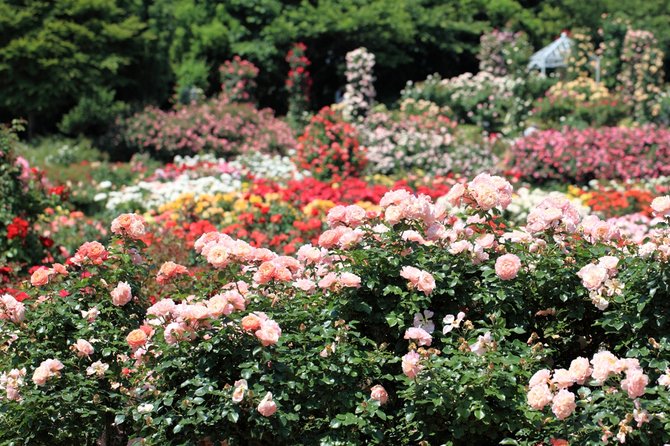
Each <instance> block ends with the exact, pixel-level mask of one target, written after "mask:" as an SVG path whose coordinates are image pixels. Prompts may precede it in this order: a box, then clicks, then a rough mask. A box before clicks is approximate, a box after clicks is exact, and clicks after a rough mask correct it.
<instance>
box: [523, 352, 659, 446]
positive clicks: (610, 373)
mask: <svg viewBox="0 0 670 446" xmlns="http://www.w3.org/2000/svg"><path fill="white" fill-rule="evenodd" d="M622 374H623V375H624V377H623V379H621V381H620V386H619V387H620V389H621V391H623V392H625V394H626V396H627V397H628V398H629V399H630V400H634V410H632V414H630V415H628V416H626V417H625V418H624V419H622V420H621V421H620V422H619V423H618V426H617V427H618V431H619V432H618V433H617V434H616V440H617V441H618V442H619V443H625V442H626V437H627V436H629V435H630V434H631V433H632V432H633V427H632V426H631V425H630V424H631V422H632V421H633V420H634V421H635V422H637V427H638V428H640V427H642V426H643V425H644V424H645V423H649V422H650V421H651V419H652V416H651V415H650V414H649V412H648V411H647V410H645V409H644V408H643V407H642V406H641V404H640V401H639V398H640V397H642V396H643V395H644V394H645V392H646V388H647V386H648V385H649V376H647V375H646V374H645V373H644V371H643V369H642V367H641V366H640V362H639V361H638V360H637V359H635V358H618V357H617V356H615V355H614V354H612V353H611V352H609V351H607V350H603V351H600V352H598V353H596V354H594V355H593V358H592V359H591V360H590V361H589V360H588V359H587V358H583V357H578V358H576V359H574V360H572V362H571V363H570V367H569V368H568V369H555V370H553V371H551V370H548V369H543V370H539V371H538V372H536V373H535V374H534V375H533V376H532V378H531V379H530V381H529V383H528V387H529V390H528V395H527V401H528V405H529V406H530V407H532V408H533V409H534V410H539V411H541V410H543V409H544V408H545V407H546V406H548V405H549V404H551V411H552V412H553V413H554V416H555V417H556V418H557V419H559V420H564V419H566V418H568V417H570V415H572V414H573V413H574V412H575V410H576V409H577V407H578V405H579V404H582V403H583V404H585V406H584V407H585V408H588V406H589V405H591V404H592V402H591V401H589V400H590V398H584V397H585V396H588V395H590V394H591V391H590V390H589V387H593V386H602V387H605V388H608V390H607V392H606V394H616V393H618V390H617V389H616V388H615V387H609V386H608V385H607V383H608V382H609V381H610V380H611V379H612V378H614V377H618V376H621V375H622ZM658 383H659V385H661V386H663V385H664V384H665V385H667V377H665V378H664V375H662V376H661V378H659V382H658ZM574 385H579V386H581V388H580V390H579V392H578V393H579V395H580V396H581V397H582V398H583V399H582V400H581V401H578V400H576V395H575V393H573V392H571V391H570V390H568V389H569V388H570V387H572V386H574ZM600 427H601V429H602V437H601V438H600V440H601V441H602V443H607V442H608V440H609V439H610V438H612V437H614V436H615V435H614V434H613V433H612V430H610V428H609V427H608V426H606V425H604V424H603V423H602V421H601V423H600Z"/></svg>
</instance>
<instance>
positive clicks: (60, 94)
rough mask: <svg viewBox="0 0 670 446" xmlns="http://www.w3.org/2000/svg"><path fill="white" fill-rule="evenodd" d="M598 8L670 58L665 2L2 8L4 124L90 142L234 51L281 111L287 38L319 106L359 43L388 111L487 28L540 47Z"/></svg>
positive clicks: (293, 1)
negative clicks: (641, 32)
mask: <svg viewBox="0 0 670 446" xmlns="http://www.w3.org/2000/svg"><path fill="white" fill-rule="evenodd" d="M624 8H625V11H623V10H624ZM604 12H608V13H610V14H612V15H617V13H619V12H625V13H626V15H627V16H628V19H629V20H630V22H631V25H632V26H633V27H635V28H637V29H646V30H649V31H651V32H653V33H654V34H655V35H656V36H657V38H658V39H659V46H660V48H661V49H662V50H664V52H665V54H666V55H667V54H670V51H668V46H669V45H670V35H668V34H667V33H663V32H662V31H663V28H664V26H665V25H666V24H667V22H668V18H669V15H670V12H668V10H667V8H666V2H665V1H663V0H653V1H642V0H635V1H633V2H625V3H622V2H619V1H615V0H595V1H592V2H588V3H584V2H579V1H576V0H549V1H542V2H539V1H534V0H495V1H485V0H457V1H451V2H448V3H445V2H439V1H435V0H417V1H410V0H374V1H363V0H338V1H336V0H320V1H297V0H284V1H280V0H256V1H245V0H231V1H227V2H225V3H221V2H216V1H213V0H206V1H198V2H196V1H194V0H112V1H101V0H67V1H59V2H48V1H38V0H21V1H18V0H1V1H0V78H2V79H3V80H2V83H1V84H0V92H1V93H2V94H0V98H1V99H0V120H2V121H8V120H9V119H11V118H12V117H15V116H21V117H24V118H26V119H28V121H29V127H30V128H29V130H30V131H31V132H45V131H46V132H49V131H54V130H56V128H60V130H61V131H63V132H65V133H70V134H77V133H84V134H88V135H96V134H100V133H103V132H104V131H105V130H106V126H105V124H108V123H109V122H111V121H112V117H111V116H109V115H111V114H116V113H123V112H125V111H127V110H128V108H127V107H126V106H125V105H130V106H131V107H133V108H135V109H139V108H141V107H142V106H144V105H147V104H154V105H159V106H165V105H167V104H168V103H169V102H170V101H171V98H172V97H173V95H174V94H175V93H177V92H179V91H180V90H182V89H184V88H188V87H197V88H200V89H202V90H203V91H204V92H205V93H206V94H211V93H213V92H217V91H218V90H219V88H220V86H219V79H218V72H217V70H218V67H219V66H220V65H221V63H222V62H223V61H224V60H227V59H230V58H232V56H233V55H240V56H241V57H243V58H246V59H249V60H250V61H251V62H253V63H254V64H256V65H257V66H258V67H259V68H260V75H259V78H258V86H259V89H258V91H259V98H258V99H259V102H260V105H262V106H272V107H273V108H274V109H276V110H278V112H280V113H283V112H284V111H285V107H286V105H285V104H286V92H285V90H284V89H283V88H282V85H283V83H284V82H283V81H284V79H285V76H286V73H287V71H288V66H287V63H286V61H285V60H284V56H285V54H286V52H287V51H288V49H289V48H290V47H291V45H292V44H293V43H294V42H297V41H300V42H304V43H305V44H306V45H307V48H308V50H307V57H309V59H310V60H311V61H312V68H311V71H312V77H313V79H314V89H313V92H314V98H313V103H312V106H313V107H314V108H315V109H317V110H318V109H319V108H320V107H322V106H323V105H326V104H329V103H331V102H332V101H333V98H334V96H335V93H336V91H337V90H338V89H340V88H342V86H343V84H344V79H343V71H344V56H345V54H346V53H347V52H348V51H351V50H353V49H355V48H358V47H360V46H365V47H366V48H368V50H370V51H371V52H372V53H374V54H375V57H376V67H375V74H376V77H377V78H378V79H379V81H378V82H377V85H376V88H377V91H378V98H379V100H380V101H381V102H387V101H388V100H390V99H394V96H395V95H396V94H397V92H398V91H399V90H400V88H401V87H402V86H403V85H404V83H405V81H407V80H408V79H412V80H417V79H424V78H425V77H426V76H427V75H428V74H431V73H435V72H439V73H441V74H442V75H443V76H453V75H456V74H460V73H462V72H464V71H475V69H476V67H477V60H476V54H477V52H478V49H479V38H480V35H481V33H482V32H484V31H487V30H491V29H494V28H502V27H504V26H506V25H509V26H510V27H511V29H512V30H514V31H524V32H525V33H526V34H527V35H528V38H529V40H530V42H531V44H532V45H533V46H535V47H536V48H537V47H539V46H540V45H544V44H546V43H547V42H548V41H549V40H551V39H552V38H554V37H556V36H557V35H558V34H559V33H560V32H561V31H562V30H564V29H573V28H575V27H586V28H590V29H592V30H595V29H597V28H598V27H599V26H600V25H601V15H602V14H603V13H604ZM605 31H606V33H607V32H608V30H607V29H606V30H605ZM667 62H668V59H667V56H666V59H665V63H666V65H667ZM398 73H402V76H399V75H398ZM124 104H125V105H124ZM91 111H95V113H92V112H91ZM88 121H90V122H88ZM59 123H60V126H58V124H59Z"/></svg>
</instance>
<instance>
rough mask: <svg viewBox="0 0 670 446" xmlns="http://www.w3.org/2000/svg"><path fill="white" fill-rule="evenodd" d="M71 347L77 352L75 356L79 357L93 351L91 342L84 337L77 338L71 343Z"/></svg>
mask: <svg viewBox="0 0 670 446" xmlns="http://www.w3.org/2000/svg"><path fill="white" fill-rule="evenodd" d="M73 347H74V350H75V351H76V352H77V356H79V357H80V358H83V357H85V356H90V355H91V354H93V352H94V351H95V349H94V348H93V346H92V345H91V343H90V342H88V341H87V340H85V339H77V342H76V343H75V344H74V345H73Z"/></svg>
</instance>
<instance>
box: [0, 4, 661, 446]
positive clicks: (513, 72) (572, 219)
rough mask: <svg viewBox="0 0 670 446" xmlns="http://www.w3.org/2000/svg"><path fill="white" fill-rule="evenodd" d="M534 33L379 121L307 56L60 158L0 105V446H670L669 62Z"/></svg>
mask: <svg viewBox="0 0 670 446" xmlns="http://www.w3.org/2000/svg"><path fill="white" fill-rule="evenodd" d="M5 3H7V2H0V5H3V7H5V6H4V4H5ZM9 3H11V2H9ZM27 3H31V2H27ZM303 6H304V5H303ZM7 7H10V6H7ZM193 7H194V8H195V6H193ZM35 8H37V7H35ZM91 8H93V6H91ZM294 13H295V11H294ZM17 14H18V13H17ZM17 17H18V16H17ZM17 20H18V19H17ZM124 23H125V22H124ZM0 24H2V23H0ZM126 25H127V23H126ZM2 26H5V28H2V29H3V30H4V29H9V27H8V26H9V25H6V24H5V25H2ZM286 26H288V25H286ZM268 29H269V28H268ZM523 29H524V28H523V27H522V26H516V27H515V26H512V25H510V26H509V27H500V28H499V29H497V28H494V27H491V28H490V29H486V30H482V31H481V32H479V33H478V34H477V45H476V52H474V53H473V54H476V56H477V61H478V63H477V70H473V72H461V73H459V74H454V75H453V76H444V75H440V74H438V73H435V74H431V75H428V76H424V77H423V78H421V79H413V80H410V79H405V78H403V80H404V81H407V83H406V85H405V86H404V88H402V90H401V91H397V89H396V91H395V92H394V93H391V94H390V96H389V94H386V95H385V97H384V98H382V97H381V95H380V94H378V90H377V88H376V87H377V85H380V82H381V85H382V86H383V85H386V84H384V82H383V81H384V79H382V78H381V75H380V74H378V69H379V70H382V72H383V69H384V66H382V67H381V68H378V66H379V63H378V60H377V56H376V54H375V52H373V51H372V50H370V49H369V48H367V47H366V46H356V47H352V48H348V49H347V51H342V52H341V54H340V59H341V68H342V69H341V70H340V72H339V74H340V75H341V76H340V81H341V83H342V85H343V86H342V88H341V89H340V90H339V91H338V95H337V101H333V100H332V98H330V99H331V101H330V102H333V103H323V101H321V100H317V99H316V97H317V96H318V91H317V90H318V88H326V87H323V85H327V82H326V81H324V80H323V79H324V78H323V77H317V76H314V75H313V74H314V73H321V72H323V70H325V69H326V68H327V67H325V66H321V65H319V63H321V64H324V63H325V62H324V61H323V59H321V58H320V56H319V51H318V42H317V40H312V41H310V39H309V38H306V39H304V42H303V41H298V40H295V41H292V42H290V43H288V44H286V45H285V46H284V47H282V48H283V53H282V56H281V60H280V62H281V63H282V64H283V65H281V67H282V70H284V71H283V75H284V79H283V80H282V82H283V84H277V83H276V82H275V80H273V79H272V78H270V77H264V76H265V75H266V74H267V75H268V76H270V75H271V74H272V73H273V72H272V71H271V70H273V69H275V68H276V67H275V68H272V66H271V65H267V66H266V68H267V69H268V70H270V72H268V73H264V71H263V70H264V65H263V64H262V63H259V62H260V60H259V59H254V57H245V52H244V51H241V50H240V51H236V52H231V53H230V54H229V55H228V56H229V57H227V58H225V59H221V60H217V64H216V67H215V69H214V70H210V71H211V72H209V73H208V74H207V73H206V74H207V75H208V76H209V78H208V77H207V76H205V79H210V80H211V79H213V78H215V81H214V82H213V83H214V84H215V88H213V89H212V88H210V89H209V90H208V89H207V88H201V85H207V84H199V83H198V82H200V81H199V80H198V79H201V78H199V77H198V76H196V75H195V74H193V73H198V71H197V70H196V69H195V68H193V67H192V66H190V65H188V67H190V68H189V69H188V70H187V69H186V68H184V69H183V70H181V71H180V70H175V72H176V73H177V74H178V75H179V76H177V77H178V79H177V83H176V84H175V88H174V91H173V94H172V96H171V98H170V100H169V101H168V102H167V104H166V103H158V102H155V103H150V102H146V103H143V104H142V106H141V107H138V106H133V107H131V106H130V105H129V106H128V107H126V106H125V105H124V106H123V107H122V106H121V105H123V104H121V101H120V100H117V99H115V98H114V96H113V95H112V97H111V98H110V97H107V99H109V100H107V99H105V96H104V95H105V93H104V92H102V93H101V95H100V96H94V97H97V99H96V100H98V102H95V101H93V99H91V101H93V102H86V101H83V100H82V101H80V102H78V103H77V105H75V106H73V108H72V109H71V110H70V111H69V112H68V113H64V114H63V118H62V120H61V121H60V123H59V124H58V131H59V132H61V135H60V136H57V137H54V136H53V135H51V136H50V137H46V136H45V135H44V134H42V135H40V129H39V126H38V127H37V128H36V127H35V124H34V121H31V119H35V118H34V117H33V114H32V113H31V111H30V110H29V109H27V111H25V112H22V111H21V112H19V111H17V112H16V113H14V112H13V110H14V109H13V108H12V107H11V106H9V105H7V104H10V101H9V100H7V101H5V102H3V103H2V105H3V106H5V107H6V108H7V110H9V112H10V113H9V114H8V115H10V114H11V118H16V119H11V118H9V119H7V121H8V122H9V123H8V124H6V125H4V126H3V127H2V129H1V132H0V191H2V194H1V197H0V247H1V249H0V288H1V289H0V345H1V349H2V355H0V444H1V445H13V446H22V445H47V444H48V445H104V446H111V445H114V446H116V445H124V446H125V445H129V446H130V445H133V446H139V445H212V446H213V445H217V446H218V445H227V446H228V445H230V446H233V445H303V444H304V445H308V444H309V445H314V444H319V445H357V444H402V445H405V444H407V445H417V444H418V445H453V446H458V445H494V444H503V445H519V446H521V445H523V446H540V445H545V446H550V445H551V446H558V445H563V446H564V445H601V444H623V443H626V444H632V445H649V446H659V445H664V444H668V443H670V263H669V262H670V129H669V128H668V123H670V89H669V87H668V86H667V85H666V84H664V77H663V72H664V63H665V62H664V61H665V57H666V56H665V54H664V49H665V46H664V45H666V44H667V39H666V38H665V36H659V35H656V34H654V32H652V31H650V30H648V29H642V28H641V27H640V25H639V24H637V22H635V20H633V19H630V18H622V16H620V15H603V16H602V17H598V23H597V28H594V29H588V28H583V29H575V30H574V31H572V32H570V33H569V42H570V46H569V47H568V48H567V49H563V50H562V53H561V56H562V58H563V59H562V60H563V65H562V66H560V67H554V69H552V70H550V71H549V72H539V71H538V70H535V69H529V63H528V62H529V60H532V59H531V56H532V54H533V45H532V43H531V41H530V40H529V39H530V38H529V35H528V33H526V32H523V31H522V30H523ZM231 32H232V31H231ZM566 36H567V34H566ZM553 37H556V36H555V35H554V36H553ZM231 38H232V37H231ZM549 40H551V39H549ZM11 42H14V43H15V42H16V41H14V40H12V41H11ZM11 42H10V43H6V42H4V41H3V43H0V46H1V45H5V44H6V45H7V47H6V48H9V45H10V44H12V43H11ZM664 42H665V43H664ZM544 43H545V44H546V43H549V41H546V42H544ZM311 45H316V47H312V46H311ZM536 49H539V48H536ZM536 54H538V53H536ZM3 57H4V58H5V59H3ZM532 57H535V56H532ZM315 59H318V60H319V62H317V61H316V60H315ZM11 60H12V59H11V58H10V57H9V56H7V55H6V54H5V53H3V52H2V51H0V72H2V70H3V69H5V68H3V65H2V64H3V63H5V65H6V66H8V65H7V64H8V62H7V61H11ZM596 62H597V63H596ZM189 63H190V62H189ZM550 68H551V67H550ZM386 73H387V74H388V72H386ZM119 75H120V74H119ZM180 76H181V77H180ZM268 79H270V80H268ZM317 81H318V82H317ZM273 82H274V83H273ZM319 82H321V84H319ZM268 85H273V87H272V88H274V90H267V89H268V88H270V87H268ZM4 89H5V87H4V86H1V87H0V93H2V91H3V90H4ZM266 90H267V91H280V90H281V91H282V93H281V94H282V95H284V96H282V97H284V98H285V99H286V101H285V104H284V105H282V107H284V108H281V112H280V111H279V110H278V109H274V108H272V107H269V106H265V104H264V102H263V101H266V100H267V97H266V96H268V95H270V96H272V94H268V93H266V92H265V91H266ZM119 91H121V90H119ZM96 94H97V93H96ZM277 94H278V93H277ZM9 95H10V94H9V91H8V92H7V93H6V95H5V97H6V98H9ZM263 95H265V96H263ZM393 95H395V96H393ZM0 96H2V94H0ZM386 96H389V97H392V99H387V97H386ZM264 97H265V98H266V99H262V98H264ZM129 104H130V103H129ZM260 104H262V105H260ZM10 105H11V104H10ZM117 106H118V107H117ZM103 109H105V110H107V111H108V112H110V113H111V112H112V111H113V110H114V113H113V116H111V115H110V116H111V117H108V119H106V121H104V130H101V131H97V130H96V131H93V130H91V128H92V127H90V126H89V124H90V123H91V122H95V124H96V125H99V124H100V123H101V122H103V121H101V120H99V119H98V118H99V117H100V116H102V115H104V113H103V112H102V110H103ZM3 110H4V109H3ZM36 110H38V109H37V108H36ZM43 110H45V109H42V108H40V109H39V111H40V112H42V111H43ZM96 110H97V111H96ZM88 114H90V115H95V116H96V119H95V120H93V121H91V120H90V119H89V120H86V119H83V118H82V116H84V115H88ZM3 116H4V115H3ZM45 116H46V115H45ZM19 118H21V119H19ZM23 118H25V119H23ZM26 119H27V120H26ZM84 122H86V126H84V127H82V128H85V129H86V130H83V131H81V132H79V131H78V132H76V133H77V136H76V137H70V138H69V139H66V138H64V136H63V135H62V134H70V135H72V134H73V133H72V132H70V131H69V130H68V129H71V128H74V127H77V126H78V125H79V126H82V125H83V123H84ZM77 128H79V127H77ZM53 131H54V132H55V130H53ZM43 133H44V132H43ZM103 145H104V147H105V148H104V149H103V148H102V147H103Z"/></svg>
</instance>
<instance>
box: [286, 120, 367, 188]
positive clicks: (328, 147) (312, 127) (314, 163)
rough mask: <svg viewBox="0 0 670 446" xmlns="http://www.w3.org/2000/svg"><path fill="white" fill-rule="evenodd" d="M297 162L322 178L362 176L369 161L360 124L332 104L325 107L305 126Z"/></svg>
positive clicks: (297, 150)
mask: <svg viewBox="0 0 670 446" xmlns="http://www.w3.org/2000/svg"><path fill="white" fill-rule="evenodd" d="M295 161H296V164H297V165H298V167H299V168H301V169H305V170H309V171H310V172H311V173H312V176H314V178H316V179H318V180H327V179H330V178H332V177H334V176H338V177H349V176H352V177H356V176H359V175H360V173H361V171H362V170H363V167H364V166H365V164H366V163H367V160H366V157H365V150H364V149H363V147H362V146H361V144H360V140H359V136H358V131H357V130H356V127H354V126H353V125H352V124H350V123H348V122H346V121H345V120H344V119H343V117H342V116H341V115H340V113H339V112H337V111H334V110H333V109H331V108H330V107H324V108H322V109H321V110H320V111H319V113H317V114H316V115H315V116H313V117H312V119H311V120H310V122H309V124H308V125H307V126H306V127H305V132H304V133H303V134H302V135H301V136H300V137H299V138H298V146H297V149H296V157H295Z"/></svg>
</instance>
